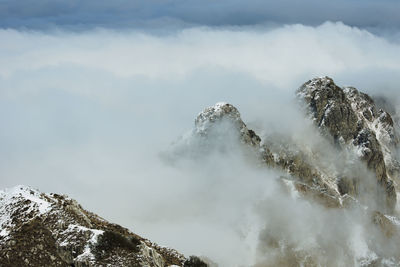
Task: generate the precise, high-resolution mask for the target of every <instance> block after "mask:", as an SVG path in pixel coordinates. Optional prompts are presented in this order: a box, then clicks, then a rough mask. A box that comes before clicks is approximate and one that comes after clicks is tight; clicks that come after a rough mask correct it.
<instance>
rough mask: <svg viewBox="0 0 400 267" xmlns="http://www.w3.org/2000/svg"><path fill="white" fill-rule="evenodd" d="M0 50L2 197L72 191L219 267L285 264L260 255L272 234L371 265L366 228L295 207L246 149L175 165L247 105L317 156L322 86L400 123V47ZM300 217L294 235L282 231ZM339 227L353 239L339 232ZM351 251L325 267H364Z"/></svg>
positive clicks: (29, 39) (120, 39)
mask: <svg viewBox="0 0 400 267" xmlns="http://www.w3.org/2000/svg"><path fill="white" fill-rule="evenodd" d="M0 39H1V40H2V42H1V43H0V57H1V58H2V61H0V124H1V125H2V131H0V146H1V147H2V149H1V150H0V159H1V161H0V177H1V179H0V185H1V188H6V187H12V186H15V185H17V184H25V185H29V186H32V187H35V188H38V189H40V190H41V191H46V192H56V193H63V194H67V195H69V196H70V197H72V198H75V199H76V200H78V202H80V203H81V204H82V205H83V207H84V208H86V209H88V210H91V211H93V212H96V213H97V214H99V215H100V216H103V217H104V218H105V219H107V220H110V221H112V222H116V223H118V224H121V225H123V226H125V227H128V228H129V229H130V230H132V231H133V232H135V233H138V234H141V235H143V236H145V237H146V238H149V239H150V240H152V241H154V242H157V243H160V244H161V245H166V246H169V247H173V248H175V249H177V250H178V251H180V252H183V253H185V254H186V255H192V254H196V255H204V256H206V257H208V258H210V259H211V260H212V261H214V262H216V263H218V264H219V265H220V266H249V265H251V264H255V263H259V264H265V265H268V264H271V263H270V262H265V261H266V259H265V258H264V257H263V255H264V256H265V255H269V254H268V253H274V251H272V252H271V251H267V252H266V251H263V244H265V242H264V241H263V240H265V239H268V238H270V236H271V233H269V232H268V230H266V229H272V231H274V232H275V233H281V234H282V236H284V237H285V238H286V239H285V240H287V242H288V244H291V245H298V246H300V245H301V246H303V245H304V246H305V247H307V246H315V247H317V248H318V249H321V251H322V250H327V247H328V245H330V244H337V243H340V242H345V243H346V242H347V243H349V244H351V245H349V246H348V247H346V248H348V249H349V250H350V251H352V252H354V253H353V255H358V256H360V255H361V256H362V255H364V254H365V255H369V254H368V253H369V252H368V251H367V250H366V249H365V244H370V243H369V242H370V241H369V240H367V239H368V238H367V234H366V233H371V231H369V230H370V227H371V226H370V225H369V224H368V223H365V221H368V219H367V218H366V217H363V216H365V215H363V214H362V215H359V214H358V213H357V211H332V210H326V209H324V208H322V207H320V206H318V204H311V203H310V202H307V201H304V200H301V199H299V198H296V197H295V196H291V194H290V192H289V193H288V192H286V191H285V190H284V189H282V186H281V182H280V181H279V180H278V178H279V177H280V176H282V175H284V174H283V173H280V172H279V171H277V170H270V169H267V168H265V167H262V166H261V167H260V166H258V165H257V166H255V164H254V163H252V161H251V160H249V159H248V158H247V156H245V155H246V154H243V153H242V148H241V147H240V146H239V147H236V146H235V145H232V144H229V149H228V150H227V151H222V152H221V151H218V150H217V151H215V150H213V149H210V151H206V152H205V154H204V155H202V156H201V157H200V156H199V157H196V158H195V159H190V158H177V159H175V160H174V161H173V162H171V161H168V160H165V154H166V153H167V154H168V153H169V152H170V151H171V146H172V147H173V146H174V145H171V143H174V142H175V143H176V142H177V140H180V136H185V135H187V134H188V133H189V132H190V130H191V129H192V127H193V126H194V119H195V118H196V116H197V114H198V113H199V112H200V111H202V110H203V109H204V108H206V107H208V106H211V105H214V104H215V103H216V102H219V101H226V102H229V103H231V104H233V105H235V106H236V107H237V108H238V110H239V111H240V113H241V115H242V119H243V120H244V122H245V123H246V124H248V126H249V127H250V128H252V129H254V130H256V132H257V133H259V134H260V135H261V136H262V137H264V136H268V134H271V133H286V135H288V136H289V137H291V138H294V139H296V138H297V142H298V143H301V142H303V141H304V142H308V143H312V142H313V141H315V139H311V137H312V136H310V134H309V133H310V131H312V130H310V128H309V127H311V125H309V124H307V123H306V122H305V121H306V119H305V118H304V117H303V115H302V114H301V113H299V112H298V108H297V107H296V106H295V104H294V97H295V95H294V92H295V90H296V89H297V88H298V87H299V86H300V85H301V84H302V83H304V82H306V81H307V80H309V79H311V78H313V77H315V76H325V75H328V76H330V77H332V78H333V79H334V80H335V82H336V83H337V84H338V85H339V86H345V85H351V86H354V87H356V88H357V89H359V90H360V91H363V92H366V93H369V94H371V95H377V96H384V97H385V98H386V99H390V102H391V103H390V105H391V106H393V107H394V110H396V111H397V112H398V111H399V109H400V99H399V97H398V96H399V81H398V77H399V74H400V42H397V41H396V40H393V39H392V38H390V37H385V36H377V35H374V34H373V33H371V32H369V31H367V30H365V29H360V28H357V27H350V26H347V25H345V24H343V23H340V22H339V23H332V22H326V23H323V24H321V25H318V26H306V25H302V24H294V25H284V26H275V27H269V26H265V25H255V26H247V27H211V26H207V27H206V26H202V27H183V28H179V27H178V29H174V30H173V31H170V32H168V33H163V34H158V33H154V32H152V33H149V32H146V31H143V30H112V29H92V30H88V31H84V32H73V31H66V30H64V29H57V30H55V31H33V30H16V29H2V30H0ZM397 116H398V115H397ZM397 123H398V121H397ZM307 138H309V139H307ZM321 142H323V141H321ZM211 147H212V146H211ZM191 149H194V151H196V149H197V148H196V146H194V147H192V148H191ZM326 153H327V156H326V157H327V158H330V156H329V155H330V153H329V151H327V152H326ZM337 164H338V165H339V166H340V163H337ZM292 216H295V218H296V223H294V224H293V225H286V227H285V224H284V223H283V222H287V221H293V220H292ZM311 218H313V219H315V220H312V219H311ZM354 218H360V220H359V221H358V220H356V222H357V223H355V224H354V225H350V224H349V221H352V220H353V219H354ZM362 219H365V220H364V221H363V220H362ZM333 220H336V221H337V224H330V222H331V221H333ZM305 225H308V226H307V227H304V226H305ZM321 225H323V226H324V227H326V228H323V229H322V228H320V227H321ZM299 228H302V229H304V231H300V232H299V233H296V231H294V229H299ZM339 228H340V231H342V232H341V233H342V235H341V236H336V235H334V234H333V233H338V232H340V231H339V230H338V229H339ZM356 228H357V229H358V230H357V231H355V230H354V229H356ZM314 230H315V231H314ZM325 233H332V234H327V235H325ZM346 233H359V235H358V236H351V235H350V236H349V235H346ZM321 236H322V237H321ZM305 237H307V238H305ZM374 237H376V238H377V239H379V238H381V237H380V234H379V233H374ZM307 240H309V241H310V243H308V244H303V243H301V242H306V241H307ZM387 246H388V249H387V250H386V251H391V250H392V249H393V248H395V247H396V246H395V244H387ZM335 248H337V246H335ZM344 254H346V253H344V252H343V250H340V249H338V250H334V251H332V254H331V255H329V257H327V259H328V258H329V259H332V258H340V259H343V262H349V261H352V260H355V259H353V258H352V257H351V256H348V255H344ZM389 254H390V253H389ZM349 257H350V258H349ZM268 259H275V257H274V256H270V257H269V258H268ZM261 266H262V265H261Z"/></svg>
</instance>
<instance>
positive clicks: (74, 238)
mask: <svg viewBox="0 0 400 267" xmlns="http://www.w3.org/2000/svg"><path fill="white" fill-rule="evenodd" d="M0 227H1V228H0V229H1V231H0V266H100V265H101V266H155V267H164V266H191V264H190V262H191V261H190V260H189V259H186V258H185V257H184V256H183V255H182V254H180V253H179V252H177V251H176V250H174V249H170V248H167V247H162V246H159V245H157V244H155V243H152V242H151V241H149V240H147V239H145V238H143V237H140V236H138V235H136V234H134V233H132V232H130V231H129V230H128V229H126V228H123V227H121V226H119V225H117V224H113V223H109V222H107V221H106V220H104V219H102V218H101V217H99V216H97V215H96V214H94V213H91V212H89V211H87V210H85V209H83V208H82V207H81V206H80V205H79V204H78V203H77V202H76V201H75V200H73V199H71V198H69V197H67V196H65V195H58V194H47V193H41V192H39V191H38V190H35V189H33V188H30V187H28V186H16V187H14V188H11V189H6V190H4V191H0ZM192 261H193V260H192ZM199 261H200V260H199ZM200 262H201V261H200ZM204 266H205V265H204Z"/></svg>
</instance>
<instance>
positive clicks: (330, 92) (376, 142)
mask: <svg viewBox="0 0 400 267" xmlns="http://www.w3.org/2000/svg"><path fill="white" fill-rule="evenodd" d="M297 95H298V97H299V99H301V100H302V101H303V102H304V103H305V104H306V107H307V112H308V114H309V115H310V116H311V118H312V119H313V121H314V123H315V125H316V126H317V127H318V128H319V130H320V131H321V133H322V134H323V135H324V136H326V138H328V139H330V140H331V142H332V143H333V144H335V145H336V147H337V148H338V149H348V150H354V151H356V152H357V154H358V156H359V158H360V159H361V160H362V161H363V162H365V163H366V165H367V167H368V169H369V170H371V171H372V172H374V173H375V176H376V179H377V182H378V183H379V185H380V186H381V187H383V191H384V194H383V195H384V198H385V199H384V200H383V201H382V205H384V206H385V207H386V208H387V209H388V210H389V211H393V209H394V206H395V204H396V192H395V188H394V184H393V179H392V178H391V177H390V176H389V175H388V173H390V174H392V176H393V175H395V173H396V172H397V166H398V163H397V161H396V160H395V159H394V157H393V156H392V153H391V151H392V150H393V148H394V147H395V146H396V145H397V143H398V138H397V136H396V135H395V133H394V128H393V120H392V119H391V117H390V115H389V113H387V112H385V111H383V110H382V109H380V110H378V109H377V108H376V106H375V104H374V101H373V100H372V99H371V98H370V97H369V96H368V95H366V94H364V93H360V92H359V91H358V90H356V89H355V88H352V87H347V88H345V89H342V88H340V87H338V86H337V85H336V84H335V83H334V82H333V80H332V79H331V78H329V77H322V78H315V79H312V80H310V81H308V82H306V83H305V84H303V85H302V86H301V87H300V88H299V89H298V90H297ZM360 179H362V178H361V177H356V178H354V177H352V178H351V179H349V178H347V179H345V180H346V182H345V184H346V186H347V187H348V186H350V187H354V188H357V187H358V185H357V182H358V183H359V181H360ZM345 193H347V192H345ZM355 193H356V194H357V193H359V192H355Z"/></svg>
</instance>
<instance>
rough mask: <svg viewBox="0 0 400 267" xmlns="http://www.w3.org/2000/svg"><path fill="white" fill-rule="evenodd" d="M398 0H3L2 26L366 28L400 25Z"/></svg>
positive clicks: (0, 8)
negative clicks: (328, 24)
mask: <svg viewBox="0 0 400 267" xmlns="http://www.w3.org/2000/svg"><path fill="white" fill-rule="evenodd" d="M399 10H400V3H399V1H396V0H380V1H377V0H336V1H329V0H301V1H300V0H281V1H275V0H248V1H245V2H243V1H239V0H220V1H215V0H146V1H137V0H134V1H122V0H115V1H106V0H98V1H97V0H89V1H77V0H71V1H66V0H58V1H51V0H21V1H14V0H1V1H0V27H3V28H34V29H47V28H51V27H53V26H63V27H68V28H70V29H88V28H93V27H110V28H121V27H123V28H127V27H128V28H130V27H136V28H141V27H144V26H145V27H154V26H155V25H157V26H160V25H164V26H165V22H166V21H168V22H169V23H176V24H196V25H214V26H216V25H219V26H227V25H253V24H260V23H270V24H292V23H301V24H307V25H317V24H321V23H323V22H325V21H327V20H329V21H334V22H336V21H342V22H344V23H345V24H348V25H351V26H357V27H363V28H376V27H389V28H396V29H397V28H399V27H400V16H398V12H399Z"/></svg>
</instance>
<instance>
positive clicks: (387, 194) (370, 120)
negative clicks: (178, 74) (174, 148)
mask: <svg viewBox="0 0 400 267" xmlns="http://www.w3.org/2000/svg"><path fill="white" fill-rule="evenodd" d="M296 95H297V99H298V100H299V101H300V103H301V105H302V106H303V107H305V108H306V110H305V112H306V114H307V115H308V116H309V117H310V118H311V119H312V121H313V122H314V125H315V126H316V128H317V129H318V130H319V132H320V133H321V136H322V138H324V139H325V140H328V141H329V142H330V143H331V145H332V147H333V149H335V150H336V151H337V152H336V153H337V154H338V155H339V157H341V155H343V157H344V156H345V157H348V158H349V160H348V162H347V161H345V160H344V162H343V164H342V165H343V166H341V167H335V168H336V169H334V170H332V169H331V168H330V167H329V166H328V167H327V166H326V164H325V165H324V164H323V163H321V160H320V158H319V153H318V151H312V149H309V148H307V147H301V146H298V144H295V143H293V142H292V141H291V140H289V139H285V136H277V137H266V138H264V139H263V140H261V138H260V137H259V136H258V135H257V134H256V133H255V132H254V131H253V130H251V129H248V128H247V126H246V124H245V123H244V122H243V121H242V119H241V117H240V113H239V111H238V110H237V109H236V108H235V107H234V106H232V105H231V104H227V103H217V104H216V105H215V106H213V107H209V108H206V109H205V110H204V111H203V112H201V113H200V114H199V115H198V116H197V118H196V120H195V128H194V131H193V134H194V135H195V136H200V137H203V138H208V139H215V138H220V139H221V137H222V138H226V137H227V136H234V137H235V138H236V139H238V140H239V141H240V143H242V144H244V145H247V146H248V147H250V148H253V151H256V154H257V157H258V158H259V159H260V161H261V162H263V163H265V164H266V165H268V166H270V167H273V168H278V169H281V170H284V171H285V172H287V174H288V176H287V177H286V178H285V179H289V180H291V181H292V182H293V183H294V186H295V188H296V189H297V190H298V192H299V193H301V194H302V195H303V196H304V197H307V198H311V199H313V200H316V201H318V202H320V203H322V204H323V205H325V206H327V207H343V206H347V205H351V203H354V202H358V201H362V199H363V198H370V196H371V195H373V196H374V198H375V200H376V201H375V202H376V203H375V204H376V207H375V208H378V209H382V210H384V211H385V212H388V213H391V212H393V210H394V208H395V205H396V190H395V185H394V184H395V183H394V181H397V179H398V176H399V170H400V168H399V163H398V161H397V160H396V158H395V152H394V151H395V149H396V147H397V145H398V143H399V138H398V136H397V134H396V133H395V129H394V126H393V120H392V118H391V116H390V114H389V113H388V112H386V111H384V110H382V109H379V108H377V107H376V105H375V103H374V101H373V100H372V99H371V98H370V97H369V96H368V95H366V94H364V93H361V92H359V91H358V90H356V89H355V88H352V87H347V88H344V89H342V88H340V87H338V86H337V85H336V84H335V83H334V82H333V80H332V79H331V78H328V77H322V78H315V79H312V80H310V81H308V82H306V83H305V84H303V85H302V86H301V87H300V88H299V89H298V90H297V92H296ZM221 124H229V125H231V126H233V127H230V128H227V127H221ZM232 129H234V131H232ZM232 132H234V133H232ZM216 143H220V142H216ZM357 160H358V161H360V164H359V165H357V164H353V165H351V164H352V163H349V162H352V161H357ZM350 165H351V166H350ZM364 166H366V167H367V168H364ZM357 168H358V169H357ZM355 169H356V170H357V171H354V170H355ZM349 170H351V171H349ZM355 173H356V174H355ZM371 177H372V178H371Z"/></svg>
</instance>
